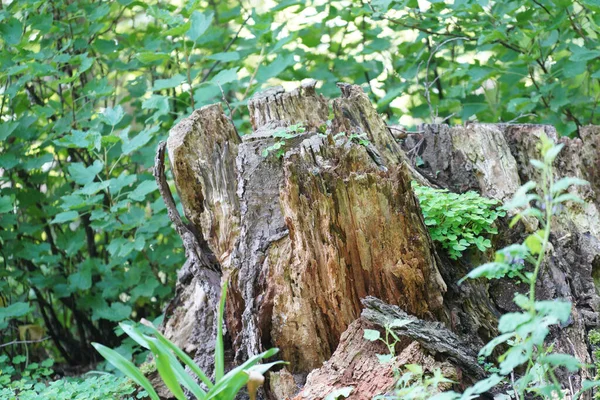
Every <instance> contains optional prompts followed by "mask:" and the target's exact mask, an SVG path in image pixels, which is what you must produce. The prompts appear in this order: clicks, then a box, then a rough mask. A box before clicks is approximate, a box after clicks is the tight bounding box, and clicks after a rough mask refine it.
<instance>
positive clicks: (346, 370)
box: [157, 83, 600, 399]
mask: <svg viewBox="0 0 600 400" xmlns="http://www.w3.org/2000/svg"><path fill="white" fill-rule="evenodd" d="M339 86H340V89H341V92H342V94H341V96H340V97H339V98H336V99H333V100H332V101H331V102H330V105H331V107H332V109H333V115H334V118H333V120H332V121H330V122H329V123H328V121H327V118H328V115H329V114H330V113H329V105H328V102H327V100H326V99H324V98H323V97H322V96H319V95H317V94H316V92H315V89H314V83H307V84H305V85H303V86H302V87H301V88H299V89H297V90H295V91H293V92H291V93H286V92H284V91H283V89H281V88H273V89H270V90H268V91H266V92H264V93H262V94H259V95H257V96H256V97H255V98H253V99H252V100H251V101H250V102H249V105H248V107H249V110H250V116H251V122H252V125H253V132H252V133H251V134H249V135H245V136H243V140H240V138H239V137H238V136H237V134H236V132H235V129H234V128H233V126H232V125H231V123H230V121H229V120H228V119H227V117H226V116H225V115H224V114H223V111H222V109H221V107H220V106H218V105H212V106H207V107H204V108H202V109H201V110H197V111H195V112H194V114H193V115H192V116H191V117H190V118H188V119H186V120H184V121H183V122H182V123H181V124H180V125H178V126H177V127H176V128H174V129H173V130H172V131H171V134H170V138H169V142H168V149H169V158H170V162H171V165H172V168H173V174H174V177H175V183H176V186H177V190H178V192H179V194H180V197H181V200H182V203H183V209H184V212H185V216H186V217H187V220H188V221H190V223H189V224H188V225H185V224H184V223H183V222H181V220H180V219H179V220H178V219H177V218H176V217H172V219H173V221H174V222H175V225H176V227H177V229H178V231H179V233H180V234H181V235H182V237H183V238H184V244H186V251H187V254H188V262H187V263H186V265H185V266H184V268H182V271H183V272H182V273H181V277H180V282H179V285H178V289H177V297H176V298H175V299H174V301H173V302H172V304H171V306H170V308H168V309H167V317H168V319H167V322H166V328H165V331H166V332H167V333H168V336H169V337H172V338H177V340H179V343H180V344H182V347H184V348H186V350H187V351H189V352H191V353H193V354H194V355H195V358H196V359H197V360H199V362H200V363H201V365H202V366H206V367H207V369H208V370H211V368H212V366H211V365H210V362H211V361H210V359H211V357H212V340H214V310H215V307H216V304H217V303H216V301H217V292H216V290H217V289H218V285H219V280H220V279H221V271H223V276H227V277H228V279H230V291H229V294H228V296H229V297H228V302H227V318H226V319H227V330H228V333H229V335H230V338H231V346H232V351H233V352H234V353H235V356H236V360H237V361H238V362H239V361H241V360H243V359H245V358H246V357H248V355H252V354H256V353H258V352H259V351H262V350H264V349H266V348H269V347H272V346H276V347H279V348H280V349H281V353H280V356H281V358H283V359H284V360H285V361H288V362H289V363H290V364H289V365H288V366H286V368H284V369H282V370H279V371H276V372H274V373H272V374H271V377H270V381H269V383H268V385H267V388H268V390H266V392H265V393H264V394H263V395H264V396H267V397H270V398H276V399H284V398H293V397H294V396H297V397H296V398H298V399H301V398H303V399H304V398H306V399H321V398H324V397H325V396H326V395H327V394H329V393H331V392H333V391H334V390H335V389H336V388H341V387H345V386H352V387H353V388H354V389H353V392H352V395H351V398H355V399H362V398H371V397H372V396H373V395H375V394H378V393H384V392H385V391H387V390H388V389H389V388H390V386H391V385H392V384H393V377H392V376H391V374H390V371H391V370H390V369H389V368H390V366H389V365H388V366H381V365H379V364H378V363H377V362H376V360H377V358H376V354H377V353H378V352H379V353H381V352H383V351H382V349H381V348H379V347H378V345H376V344H373V343H370V342H365V341H364V340H363V339H362V329H363V328H364V327H365V326H367V325H368V324H370V323H379V324H381V323H382V322H383V321H384V320H386V318H396V317H397V316H398V315H402V316H413V317H410V318H416V319H415V321H417V323H415V324H414V325H413V324H411V325H412V327H411V329H413V330H412V331H410V330H409V331H404V332H403V334H404V335H405V336H406V337H407V339H406V341H405V342H402V344H401V348H399V349H398V350H399V351H401V350H402V348H406V350H405V351H406V354H405V357H404V358H402V357H400V358H399V360H400V361H399V362H403V360H404V361H405V362H408V361H406V360H408V359H420V360H421V361H423V360H426V359H427V360H429V359H431V360H433V358H431V357H432V356H435V357H436V359H438V360H446V361H445V362H446V364H443V365H444V366H445V368H446V367H447V368H446V369H448V368H449V365H450V364H452V365H454V366H456V367H457V368H458V370H460V371H461V372H460V373H459V376H460V375H461V374H462V377H463V378H477V377H479V376H481V375H482V371H481V369H480V368H478V367H477V364H476V362H475V360H474V359H475V358H476V357H475V354H476V352H477V349H478V348H479V347H481V346H482V345H483V344H484V343H485V342H487V341H488V340H489V339H490V338H492V337H493V336H495V334H496V330H495V327H496V322H497V321H496V320H497V318H498V316H499V315H500V314H501V312H505V311H508V310H511V309H512V308H511V307H512V297H513V294H514V292H515V291H517V290H520V291H522V292H524V291H525V290H524V289H523V288H519V287H515V285H513V284H511V283H510V282H505V281H501V282H494V283H492V284H490V283H488V282H484V281H476V282H467V283H464V284H462V285H460V286H459V285H457V283H456V282H457V281H458V280H459V279H460V278H461V277H462V276H464V275H465V274H466V272H467V271H468V270H469V269H470V268H472V267H473V266H475V265H477V264H478V263H480V262H483V261H485V259H486V258H488V257H490V256H492V252H490V253H489V254H477V253H474V252H473V253H470V254H468V255H467V257H465V258H464V259H463V260H461V261H460V262H453V261H451V260H449V259H448V258H447V257H446V256H445V254H444V252H443V251H440V250H439V249H437V250H436V246H435V245H434V243H432V241H431V239H430V237H429V234H428V231H427V229H426V227H425V225H424V223H423V218H422V216H421V212H420V208H419V206H418V201H417V200H416V198H415V196H414V194H413V191H412V189H411V186H410V181H411V180H413V179H417V180H419V181H420V182H423V183H428V184H431V185H434V186H435V185H437V186H441V187H446V188H449V189H451V190H453V191H458V192H463V191H466V190H476V191H478V192H480V193H481V194H483V195H485V196H489V197H494V198H497V199H499V200H506V199H508V198H510V197H511V196H512V194H513V193H514V192H515V190H516V189H517V188H518V187H519V186H520V185H521V184H522V183H524V182H526V181H528V180H531V179H535V171H534V170H533V168H531V167H530V166H529V159H531V158H535V157H537V154H536V150H535V143H536V142H537V136H538V135H539V133H540V132H542V131H545V132H546V133H548V134H550V135H554V136H556V133H555V132H554V130H553V129H552V128H551V127H543V126H531V125H486V124H477V125H469V126H458V127H448V126H445V125H429V126H424V127H423V128H422V130H421V133H418V134H412V135H409V136H408V137H407V138H406V139H405V140H404V141H402V142H398V141H397V140H396V139H395V138H394V136H392V134H391V133H390V130H389V128H388V127H387V126H386V124H385V122H384V121H383V120H382V119H381V117H380V116H379V115H378V114H377V112H376V110H375V109H374V108H373V107H372V105H371V103H370V102H369V99H368V97H367V96H366V95H365V94H364V93H363V92H362V90H361V89H360V88H359V87H358V86H354V85H347V84H340V85H339ZM298 123H302V124H304V125H305V126H306V127H307V129H306V132H304V133H302V134H298V135H295V136H294V137H293V138H291V139H287V140H286V141H285V142H286V143H285V146H284V150H285V151H284V155H283V156H282V157H277V156H276V155H274V154H272V153H271V154H270V155H269V156H267V157H263V156H262V152H263V150H264V149H266V148H268V147H269V146H271V145H272V144H273V143H274V141H275V140H278V141H279V140H281V139H274V138H273V135H274V134H276V133H277V132H280V131H281V130H282V129H285V127H286V126H289V125H291V124H298ZM325 126H327V127H328V128H327V134H326V135H323V134H320V133H318V132H319V130H320V129H322V128H323V127H325ZM342 132H344V133H345V135H342V134H340V133H342ZM351 134H365V135H366V137H367V138H368V140H369V143H366V144H364V143H363V145H361V144H358V143H356V142H355V141H352V140H349V136H350V135H351ZM561 141H563V142H564V143H565V150H564V151H563V154H562V155H561V157H560V158H559V160H558V168H557V173H558V174H560V175H569V176H578V177H581V178H584V179H587V180H589V181H590V182H592V185H591V186H590V187H588V188H584V189H581V190H580V195H582V196H583V197H584V198H585V199H586V200H587V201H589V205H588V206H586V207H581V206H580V205H578V206H570V207H569V208H568V210H567V212H565V213H564V214H563V215H562V216H561V219H560V221H559V223H558V224H557V225H556V229H555V231H554V232H553V235H552V245H553V248H552V253H551V257H549V262H548V265H546V266H545V268H544V271H543V274H542V277H541V279H540V283H539V285H540V286H539V289H538V290H539V293H540V295H539V297H540V298H542V297H543V298H558V297H560V298H566V299H568V300H570V301H572V302H573V303H574V305H575V307H574V312H573V316H572V323H571V324H570V325H569V326H568V327H565V328H564V329H561V330H557V331H556V332H553V337H552V340H553V341H554V342H555V343H556V346H557V348H558V349H559V350H560V351H565V352H567V353H570V354H575V355H576V356H578V357H579V358H580V359H581V360H582V361H590V354H589V348H588V346H587V342H586V332H587V330H589V329H590V328H592V327H595V326H597V324H598V318H597V312H598V308H599V307H600V297H599V296H598V294H597V291H596V288H595V286H594V281H593V277H596V276H600V256H599V254H600V243H599V240H598V238H599V230H600V221H599V216H598V215H599V214H598V207H600V204H599V197H598V195H597V194H600V186H599V185H600V173H599V172H598V171H599V170H600V168H599V165H600V164H599V163H600V160H599V156H598V148H600V129H598V128H597V127H586V128H583V129H582V130H581V139H575V140H570V139H561ZM157 164H158V163H157ZM167 189H168V188H167ZM162 191H163V192H165V191H166V190H164V189H163V190H162ZM163 195H165V193H163ZM171 201H172V200H171ZM167 203H168V202H167ZM169 209H171V207H169ZM175 213H176V211H175ZM526 222H527V224H526V230H532V229H534V228H535V224H534V222H533V221H526ZM500 228H501V230H502V233H501V234H500V235H498V237H497V239H496V240H495V243H494V245H495V246H496V247H502V246H503V245H505V244H506V243H509V242H512V241H513V240H516V239H518V237H519V235H521V234H522V233H523V232H518V231H517V232H513V231H510V232H509V231H508V230H507V229H505V228H506V227H505V226H504V225H503V223H501V224H500ZM186 238H187V239H186ZM368 296H374V297H376V298H377V299H379V300H376V299H373V298H369V299H367V300H365V303H364V305H366V306H367V308H368V309H367V310H366V311H363V313H365V314H364V317H363V318H362V319H361V318H360V315H361V311H362V310H363V308H364V306H363V304H361V299H364V298H367V297H368ZM367 320H369V321H371V322H368V321H367ZM434 321H438V322H434ZM415 329H417V330H416V331H415ZM428 338H429V339H428ZM413 340H415V341H417V342H419V344H417V343H415V342H413ZM336 349H337V350H336ZM402 354H404V353H402ZM417 355H418V356H417ZM427 357H429V359H428V358H427ZM429 364H430V365H433V364H432V362H429ZM395 365H401V364H395ZM440 365H442V364H440ZM450 369H452V368H450ZM450 369H449V370H450ZM311 371H312V372H311ZM309 373H310V375H309ZM586 374H587V372H583V373H582V374H579V375H577V376H574V377H572V379H571V383H572V384H573V385H574V387H575V388H577V387H578V386H579V385H580V380H581V378H582V377H585V376H586ZM307 375H308V380H307ZM300 389H302V391H301V392H299V390H300Z"/></svg>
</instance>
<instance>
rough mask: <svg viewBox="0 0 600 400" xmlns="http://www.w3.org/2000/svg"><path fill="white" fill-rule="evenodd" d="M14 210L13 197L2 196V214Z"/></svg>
mask: <svg viewBox="0 0 600 400" xmlns="http://www.w3.org/2000/svg"><path fill="white" fill-rule="evenodd" d="M12 210H13V199H12V198H10V197H9V196H0V214H6V213H8V212H11V211H12Z"/></svg>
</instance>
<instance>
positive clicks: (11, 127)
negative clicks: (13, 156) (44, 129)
mask: <svg viewBox="0 0 600 400" xmlns="http://www.w3.org/2000/svg"><path fill="white" fill-rule="evenodd" d="M18 126H19V122H2V123H1V124H0V140H6V138H8V137H9V136H10V135H11V133H13V132H14V131H15V129H17V127H18Z"/></svg>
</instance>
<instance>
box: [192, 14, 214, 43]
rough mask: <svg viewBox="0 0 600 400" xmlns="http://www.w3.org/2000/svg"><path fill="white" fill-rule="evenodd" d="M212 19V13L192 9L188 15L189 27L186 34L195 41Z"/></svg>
mask: <svg viewBox="0 0 600 400" xmlns="http://www.w3.org/2000/svg"><path fill="white" fill-rule="evenodd" d="M212 19H213V14H212V13H210V14H204V13H201V12H200V11H194V12H193V13H192V15H191V17H190V29H189V30H188V31H187V33H186V36H187V37H188V38H189V39H190V40H191V41H194V42H195V41H197V40H198V39H199V38H200V36H202V35H203V34H204V32H206V30H207V29H208V27H209V26H210V24H211V22H212Z"/></svg>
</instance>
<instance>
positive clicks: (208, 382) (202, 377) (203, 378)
mask: <svg viewBox="0 0 600 400" xmlns="http://www.w3.org/2000/svg"><path fill="white" fill-rule="evenodd" d="M142 323H143V324H144V325H146V326H147V327H148V328H150V330H152V333H153V334H154V335H155V336H156V338H157V339H158V340H159V341H160V342H161V343H162V344H163V345H165V346H167V347H168V348H169V350H171V351H172V352H173V353H175V355H177V357H179V359H180V360H181V361H183V363H184V364H185V365H187V366H188V367H190V369H191V370H192V371H193V372H194V374H196V376H198V378H200V380H201V381H202V382H203V383H204V384H205V385H206V387H208V388H209V389H210V388H212V387H213V386H214V384H213V383H212V382H211V380H210V379H209V378H208V377H207V376H206V374H205V373H204V371H202V370H201V369H200V367H198V366H197V365H196V363H195V362H194V360H192V359H191V357H190V356H188V355H187V354H185V352H184V351H183V350H181V349H180V348H179V347H177V346H175V344H174V343H173V342H171V341H170V340H169V339H167V338H166V337H164V335H163V334H161V333H160V332H159V331H158V329H156V328H155V327H154V325H152V323H151V322H150V321H147V320H144V319H143V320H142Z"/></svg>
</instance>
